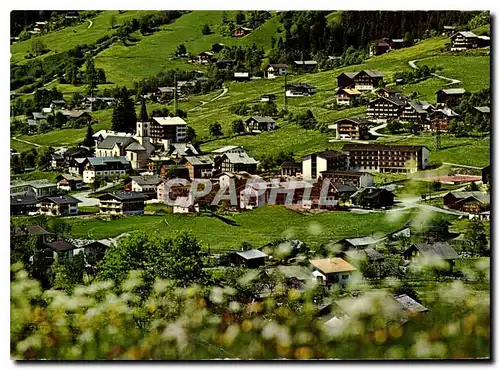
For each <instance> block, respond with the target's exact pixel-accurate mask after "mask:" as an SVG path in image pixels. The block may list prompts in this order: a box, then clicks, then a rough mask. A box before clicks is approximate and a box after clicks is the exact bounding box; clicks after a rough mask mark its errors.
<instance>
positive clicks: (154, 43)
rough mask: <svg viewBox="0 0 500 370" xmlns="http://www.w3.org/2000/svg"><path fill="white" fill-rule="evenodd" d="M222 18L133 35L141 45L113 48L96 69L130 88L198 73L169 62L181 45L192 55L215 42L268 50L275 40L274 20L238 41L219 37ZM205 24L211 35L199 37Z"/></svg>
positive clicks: (213, 15) (186, 18) (205, 16)
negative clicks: (168, 75)
mask: <svg viewBox="0 0 500 370" xmlns="http://www.w3.org/2000/svg"><path fill="white" fill-rule="evenodd" d="M221 15H222V12H221V11H195V12H191V13H189V14H185V15H183V16H182V17H180V18H179V19H177V20H176V21H175V22H173V23H172V24H169V25H165V26H162V27H160V30H161V31H159V32H155V33H154V34H152V35H150V36H140V35H136V37H138V38H140V41H138V42H137V43H136V44H135V45H133V46H123V45H121V44H114V45H113V46H111V47H110V48H109V49H107V50H105V51H103V52H102V53H100V54H99V55H98V56H97V57H96V67H98V68H104V70H105V71H106V76H107V79H108V80H109V81H111V82H113V83H115V84H119V85H126V86H132V85H133V81H134V80H139V79H141V78H144V77H151V76H154V75H156V74H157V73H158V72H160V71H161V70H163V69H175V68H184V69H200V66H199V65H195V64H188V63H185V62H183V61H180V60H172V59H171V56H172V54H173V53H174V52H175V49H176V48H177V46H178V45H180V44H184V45H185V46H186V48H187V51H188V52H189V53H192V54H197V53H200V52H202V51H204V50H210V49H211V47H212V44H214V43H216V42H222V43H224V44H225V45H236V44H238V45H250V44H252V43H254V42H255V43H256V44H257V45H258V46H262V47H263V48H264V49H266V50H267V49H269V47H270V40H271V37H272V36H276V32H277V29H278V27H279V22H278V20H277V18H276V17H273V18H271V19H269V20H268V21H267V22H266V23H264V24H263V25H261V26H260V27H259V28H257V29H256V30H254V31H253V32H252V33H251V34H249V35H247V36H245V37H243V38H241V39H236V38H233V37H222V36H221V35H220V29H219V24H220V21H221ZM204 24H208V25H209V27H210V29H211V30H212V34H210V35H205V36H204V35H202V33H201V29H202V27H203V25H204Z"/></svg>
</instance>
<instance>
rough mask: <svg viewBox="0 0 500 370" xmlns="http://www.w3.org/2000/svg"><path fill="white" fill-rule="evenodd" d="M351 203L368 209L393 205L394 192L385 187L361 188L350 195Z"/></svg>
mask: <svg viewBox="0 0 500 370" xmlns="http://www.w3.org/2000/svg"><path fill="white" fill-rule="evenodd" d="M351 203H352V204H354V205H356V206H359V207H361V208H368V209H380V208H387V207H392V206H393V205H394V194H393V193H392V192H391V191H389V190H387V189H385V188H376V187H367V188H361V189H360V190H358V191H357V192H356V193H354V194H352V195H351Z"/></svg>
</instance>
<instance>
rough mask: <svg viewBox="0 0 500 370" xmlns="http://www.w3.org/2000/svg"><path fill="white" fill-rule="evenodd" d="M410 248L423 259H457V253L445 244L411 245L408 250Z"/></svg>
mask: <svg viewBox="0 0 500 370" xmlns="http://www.w3.org/2000/svg"><path fill="white" fill-rule="evenodd" d="M412 247H415V248H416V249H417V250H418V251H419V252H420V253H421V254H422V255H423V256H424V257H425V258H439V259H445V260H453V259H457V258H459V256H458V254H457V252H455V250H454V249H453V247H452V246H451V245H449V244H448V243H447V242H438V243H434V244H423V243H422V244H412V245H411V246H410V247H409V248H408V249H410V248H412ZM408 249H407V250H408ZM405 252H406V251H405Z"/></svg>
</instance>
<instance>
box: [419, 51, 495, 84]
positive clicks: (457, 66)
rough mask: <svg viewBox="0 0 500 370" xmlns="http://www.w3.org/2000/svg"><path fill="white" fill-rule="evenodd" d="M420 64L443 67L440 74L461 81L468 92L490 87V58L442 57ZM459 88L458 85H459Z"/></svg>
mask: <svg viewBox="0 0 500 370" xmlns="http://www.w3.org/2000/svg"><path fill="white" fill-rule="evenodd" d="M418 64H427V65H428V66H429V67H437V66H443V67H444V69H443V70H442V71H439V74H441V75H443V76H445V77H450V78H454V79H458V80H461V81H462V83H461V85H462V86H463V87H464V89H465V90H467V91H473V92H474V91H478V90H481V89H485V88H488V87H489V86H490V58H489V56H479V55H467V54H465V55H460V56H457V55H440V56H435V57H431V58H428V59H424V60H422V61H421V62H419V63H418ZM457 86H458V85H457Z"/></svg>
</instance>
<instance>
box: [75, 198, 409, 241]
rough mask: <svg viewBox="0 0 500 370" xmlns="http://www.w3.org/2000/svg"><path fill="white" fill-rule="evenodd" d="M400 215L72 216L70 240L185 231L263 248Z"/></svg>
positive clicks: (340, 234)
mask: <svg viewBox="0 0 500 370" xmlns="http://www.w3.org/2000/svg"><path fill="white" fill-rule="evenodd" d="M408 217H409V214H403V215H402V216H401V217H400V218H398V219H397V220H395V219H393V218H392V217H391V219H388V218H387V217H386V215H384V214H383V213H372V214H357V213H349V212H325V213H321V214H316V215H308V214H300V213H297V212H294V211H290V210H288V209H286V208H285V207H282V206H267V207H264V208H259V209H256V210H253V211H249V212H243V213H238V214H235V215H234V216H231V217H228V218H230V219H231V220H233V221H234V222H236V224H237V225H238V226H231V225H229V224H227V223H225V222H223V221H221V220H220V219H218V218H216V217H210V216H205V215H199V216H195V215H179V214H167V215H162V216H125V217H123V218H120V219H117V220H112V221H102V220H98V219H83V218H72V219H71V220H70V221H69V222H71V223H72V226H73V228H72V234H73V235H74V236H75V237H92V238H106V237H113V236H116V235H119V234H121V233H123V232H130V231H132V230H146V231H148V232H149V231H153V230H155V231H158V232H162V233H163V232H164V233H168V232H171V231H190V232H192V233H193V234H194V236H196V238H198V239H199V240H200V241H201V243H202V246H203V247H204V248H208V247H210V248H211V249H212V250H215V249H218V248H219V249H220V248H223V249H227V248H238V247H239V246H240V244H241V243H242V242H244V241H248V242H250V243H252V244H254V245H257V246H259V245H263V244H265V243H267V242H269V241H272V240H275V239H278V238H281V237H287V238H298V239H300V240H303V241H305V242H308V243H312V244H317V243H328V242H329V241H335V240H338V239H341V238H345V237H349V236H351V237H352V236H366V235H371V233H372V232H375V233H376V234H377V233H384V234H385V233H387V232H390V231H392V230H396V229H398V228H400V227H401V226H402V225H403V224H404V223H405V222H406V221H407V219H408Z"/></svg>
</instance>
